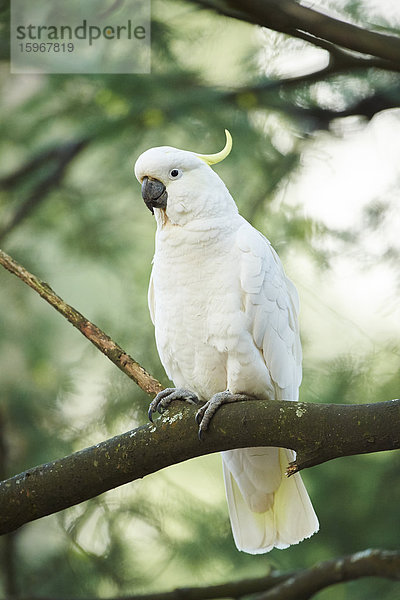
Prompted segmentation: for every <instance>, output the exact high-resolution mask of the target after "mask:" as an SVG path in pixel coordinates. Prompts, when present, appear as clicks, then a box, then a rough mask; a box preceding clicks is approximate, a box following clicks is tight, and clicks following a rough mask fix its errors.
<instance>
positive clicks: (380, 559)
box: [257, 550, 400, 600]
mask: <svg viewBox="0 0 400 600" xmlns="http://www.w3.org/2000/svg"><path fill="white" fill-rule="evenodd" d="M361 577H384V578H386V579H393V580H395V581H400V553H399V552H387V551H383V550H365V551H364V552H357V554H351V555H350V556H344V557H342V558H338V559H334V560H327V561H324V562H320V563H318V564H316V565H315V566H314V567H312V568H311V569H307V570H305V571H300V572H299V573H296V574H294V575H293V576H292V577H289V578H288V579H286V581H284V582H283V583H281V584H280V585H277V586H276V587H274V588H273V589H272V590H270V591H268V592H266V593H265V594H261V595H259V596H257V600H308V599H309V598H311V597H312V596H314V594H316V593H317V592H319V591H320V590H322V589H324V588H327V587H329V586H330V585H334V584H337V583H345V582H346V581H353V580H354V579H360V578H361Z"/></svg>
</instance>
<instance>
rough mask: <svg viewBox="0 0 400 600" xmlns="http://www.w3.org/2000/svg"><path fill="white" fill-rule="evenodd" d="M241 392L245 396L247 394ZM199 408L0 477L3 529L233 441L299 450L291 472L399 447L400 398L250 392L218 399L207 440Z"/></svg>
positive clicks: (235, 444) (243, 445) (189, 408)
mask: <svg viewBox="0 0 400 600" xmlns="http://www.w3.org/2000/svg"><path fill="white" fill-rule="evenodd" d="M242 398H243V396H242ZM195 412H196V408H195V407H193V406H189V405H187V406H184V407H183V408H182V409H181V410H177V408H176V407H172V408H170V409H169V410H168V411H167V412H166V413H165V414H164V415H163V416H162V417H160V418H159V419H157V421H156V422H155V424H148V425H144V426H141V427H139V428H137V429H134V430H133V431H128V432H127V433H124V434H121V435H118V436H116V437H114V438H112V439H109V440H106V441H103V442H101V443H99V444H97V445H96V446H92V447H90V448H86V449H85V450H81V451H80V452H76V453H74V454H71V455H70V456H67V457H65V458H62V459H58V460H55V461H53V462H51V463H47V464H44V465H40V466H38V467H34V468H31V469H28V470H27V471H25V472H23V473H21V474H19V475H16V476H15V477H12V478H10V479H8V480H6V481H3V482H2V483H0V533H7V532H9V531H13V530H15V529H17V528H18V527H20V526H21V525H23V524H24V523H27V522H29V521H32V520H34V519H38V518H40V517H43V516H45V515H49V514H52V513H54V512H57V511H59V510H63V509H65V508H67V507H69V506H72V505H74V504H78V503H80V502H83V501H84V500H88V499H89V498H93V497H95V496H98V495H99V494H101V493H103V492H105V491H107V490H110V489H113V488H115V487H117V486H120V485H123V484H125V483H128V482H129V481H133V480H135V479H139V478H142V477H144V476H145V475H149V474H150V473H154V472H156V471H158V470H160V469H163V468H165V467H167V466H170V465H173V464H177V463H179V462H182V461H185V460H188V459H190V458H194V457H196V456H202V455H206V454H210V453H212V452H217V451H220V450H230V449H233V448H247V447H252V446H275V447H284V448H292V449H293V450H296V451H297V453H298V454H297V460H296V462H295V463H293V464H291V465H290V466H289V467H288V474H293V473H295V472H297V471H300V470H301V469H304V468H306V467H311V466H314V465H317V464H321V463H323V462H325V461H328V460H331V459H333V458H337V457H341V456H349V455H354V454H364V453H369V452H378V451H382V450H394V449H397V448H400V426H399V424H400V400H392V401H391V402H378V403H376V404H360V405H357V404H353V405H340V404H338V405H336V404H306V403H302V402H301V403H297V402H287V401H265V400H255V399H254V398H253V399H251V398H249V399H248V400H246V401H245V402H238V403H236V404H229V405H226V406H223V407H221V409H220V410H219V411H218V412H217V413H216V415H215V416H214V418H213V421H212V423H211V426H210V431H208V432H207V434H206V436H205V439H204V440H203V441H199V440H198V436H197V426H196V424H195V420H194V415H195Z"/></svg>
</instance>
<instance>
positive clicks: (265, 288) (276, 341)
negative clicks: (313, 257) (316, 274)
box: [236, 223, 302, 400]
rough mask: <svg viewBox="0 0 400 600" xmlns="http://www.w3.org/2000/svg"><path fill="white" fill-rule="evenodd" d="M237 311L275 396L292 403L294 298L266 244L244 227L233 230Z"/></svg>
mask: <svg viewBox="0 0 400 600" xmlns="http://www.w3.org/2000/svg"><path fill="white" fill-rule="evenodd" d="M236 244H237V248H238V250H239V256H240V285H241V290H242V307H243V310H244V312H245V314H246V317H247V323H248V327H249V330H250V332H251V334H252V337H253V340H254V343H255V345H256V346H257V348H259V349H260V351H262V354H263V356H264V360H265V364H266V366H267V368H268V369H269V372H270V375H271V378H272V380H273V382H274V384H275V387H276V391H277V398H279V399H285V400H297V398H298V388H299V386H300V383H301V358H302V353H301V344H300V334H299V324H298V312H299V299H298V295H297V291H296V288H295V287H294V285H293V283H292V282H291V281H290V280H289V279H288V278H287V277H286V275H285V272H284V270H283V267H282V264H281V261H280V260H279V257H278V255H277V254H276V252H275V251H274V249H273V248H272V246H271V244H270V242H269V241H268V240H267V239H266V238H265V237H264V236H263V235H262V234H261V233H259V232H258V231H257V230H256V229H254V228H253V227H252V226H251V225H249V224H248V223H244V224H243V225H242V226H241V227H240V228H239V230H238V233H237V237H236Z"/></svg>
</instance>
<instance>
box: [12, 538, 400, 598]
mask: <svg viewBox="0 0 400 600" xmlns="http://www.w3.org/2000/svg"><path fill="white" fill-rule="evenodd" d="M361 577H382V578H385V579H392V580H394V581H398V580H400V553H399V552H390V551H386V550H364V551H363V552H357V553H356V554H351V555H349V556H343V557H341V558H337V559H335V560H330V561H324V562H320V563H317V564H316V565H315V566H314V567H312V568H311V569H305V570H303V571H296V572H289V573H280V572H279V571H274V572H272V573H271V574H270V575H266V576H265V577H256V578H253V579H241V580H239V581H229V582H227V583H222V584H219V585H208V586H200V587H185V588H176V589H175V590H171V591H169V592H156V593H155V592H152V593H151V594H134V595H133V596H132V595H131V596H124V599H123V600H216V599H217V598H232V599H237V598H242V597H246V598H249V597H250V595H253V594H257V596H255V597H254V600H271V599H272V598H273V599H274V600H281V599H282V600H287V599H288V600H290V599H291V598H293V599H294V598H295V599H296V600H303V599H305V598H309V597H311V596H309V595H308V596H300V595H293V593H294V594H296V593H300V592H301V591H303V592H305V593H308V594H309V593H310V590H313V589H315V590H316V591H318V590H320V589H323V588H325V587H328V586H329V585H333V584H335V583H344V582H346V581H352V580H354V579H359V578H361ZM296 590H297V591H296ZM259 592H264V593H263V594H261V595H260V594H259ZM265 592H267V593H265ZM292 592H293V593H292ZM285 593H289V595H288V596H286V595H285ZM312 593H314V592H312ZM20 600H41V599H40V597H35V598H31V597H30V596H23V597H21V598H20ZM46 600H50V599H49V598H46ZM110 600H119V599H118V598H114V599H110Z"/></svg>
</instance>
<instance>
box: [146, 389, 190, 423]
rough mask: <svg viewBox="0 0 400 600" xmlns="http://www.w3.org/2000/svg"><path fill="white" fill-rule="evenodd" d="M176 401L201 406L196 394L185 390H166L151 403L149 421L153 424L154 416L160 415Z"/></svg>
mask: <svg viewBox="0 0 400 600" xmlns="http://www.w3.org/2000/svg"><path fill="white" fill-rule="evenodd" d="M174 400H182V401H183V402H189V404H200V401H199V399H198V397H197V396H196V394H194V393H193V392H191V391H190V390H185V389H184V388H166V389H165V390H162V392H159V393H158V394H157V396H156V397H155V398H154V400H152V401H151V402H150V406H149V419H150V421H151V422H153V414H154V413H155V412H159V413H160V415H161V414H162V413H163V412H164V411H165V410H166V409H167V408H168V406H169V405H170V404H171V402H173V401H174Z"/></svg>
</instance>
